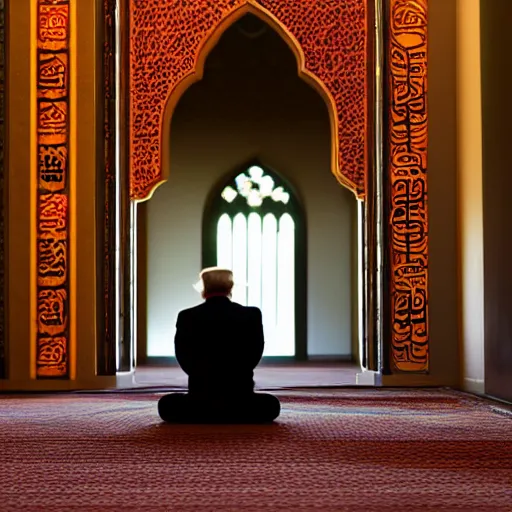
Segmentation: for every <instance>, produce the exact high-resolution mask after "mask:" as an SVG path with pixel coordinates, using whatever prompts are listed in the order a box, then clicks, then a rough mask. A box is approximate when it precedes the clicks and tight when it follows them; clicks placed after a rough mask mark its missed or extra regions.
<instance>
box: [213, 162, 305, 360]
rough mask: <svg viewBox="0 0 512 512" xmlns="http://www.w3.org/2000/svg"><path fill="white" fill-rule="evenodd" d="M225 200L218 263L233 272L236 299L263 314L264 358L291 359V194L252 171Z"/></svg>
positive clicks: (230, 189) (224, 195) (242, 176)
mask: <svg viewBox="0 0 512 512" xmlns="http://www.w3.org/2000/svg"><path fill="white" fill-rule="evenodd" d="M221 197H222V199H223V200H224V201H225V202H226V203H225V204H229V207H227V210H229V213H222V214H221V216H220V218H219V221H218V224H217V264H218V265H221V266H225V267H228V268H232V270H233V274H234V278H235V289H234V290H233V300H234V301H235V302H238V303H240V304H243V305H249V306H257V307H259V308H260V309H261V310H262V314H263V326H264V331H265V352H264V355H266V356H293V355H295V293H296V290H295V264H296V262H295V221H294V219H293V217H292V216H291V215H290V213H288V212H287V211H286V208H287V205H288V203H289V200H290V193H289V192H288V191H285V189H284V188H283V186H278V187H277V188H275V181H274V179H273V178H272V177H271V176H268V175H266V174H265V173H264V171H263V169H261V168H260V167H258V166H254V167H251V168H250V169H249V170H248V172H247V173H242V174H240V175H238V176H237V178H236V179H235V180H234V182H233V183H232V184H230V185H229V186H227V187H225V188H224V190H223V193H222V194H221ZM237 201H239V202H238V203H237ZM237 204H238V206H237ZM269 205H270V206H269ZM276 205H277V206H276ZM247 207H249V210H248V209H247ZM242 210H243V211H242ZM225 211H226V209H225ZM247 212H249V213H247Z"/></svg>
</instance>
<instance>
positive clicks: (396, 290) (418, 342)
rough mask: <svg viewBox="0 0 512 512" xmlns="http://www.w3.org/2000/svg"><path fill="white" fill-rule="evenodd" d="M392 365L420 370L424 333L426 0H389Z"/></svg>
mask: <svg viewBox="0 0 512 512" xmlns="http://www.w3.org/2000/svg"><path fill="white" fill-rule="evenodd" d="M388 6H389V9H390V12H389V14H390V16H389V19H390V26H389V41H390V47H389V59H388V60H389V76H388V79H389V91H390V97H389V102H390V116H389V122H390V124H389V141H390V161H389V166H390V187H391V191H390V198H391V199H390V202H391V204H390V231H391V293H392V312H391V314H392V318H391V322H392V346H391V362H392V366H393V369H394V370H398V371H405V372H426V371H428V368H429V351H428V348H429V345H428V344H429V337H428V290H427V282H428V216H427V0H389V4H388Z"/></svg>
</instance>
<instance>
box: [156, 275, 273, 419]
mask: <svg viewBox="0 0 512 512" xmlns="http://www.w3.org/2000/svg"><path fill="white" fill-rule="evenodd" d="M200 278H201V282H202V288H203V289H202V295H203V298H204V299H205V302H204V303H203V304H201V305H199V306H196V307H194V308H190V309H185V310H183V311H181V312H180V313H179V315H178V321H177V323H176V337H175V339H174V344H175V349H176V358H177V360H178V363H179V364H180V366H181V368H182V369H183V371H184V372H185V373H186V374H187V375H188V391H189V392H188V394H185V393H172V394H170V395H166V396H164V397H162V398H161V399H160V401H159V402H158V413H159V414H160V417H161V418H162V419H163V420H164V421H167V422H173V423H219V422H220V423H269V422H272V421H273V420H275V419H276V418H277V417H278V416H279V412H280V410H281V406H280V404H279V400H278V399H277V398H276V397H275V396H272V395H268V394H263V393H254V380H253V377H254V372H253V370H254V368H255V367H256V365H257V364H258V363H259V361H260V359H261V356H262V354H263V347H264V338H263V323H262V318H261V311H260V310H259V309H258V308H255V307H245V306H241V305H240V304H237V303H235V302H232V301H231V292H232V290H233V273H232V272H231V271H230V270H226V269H221V268H217V267H212V268H208V269H205V270H203V271H202V272H201V274H200Z"/></svg>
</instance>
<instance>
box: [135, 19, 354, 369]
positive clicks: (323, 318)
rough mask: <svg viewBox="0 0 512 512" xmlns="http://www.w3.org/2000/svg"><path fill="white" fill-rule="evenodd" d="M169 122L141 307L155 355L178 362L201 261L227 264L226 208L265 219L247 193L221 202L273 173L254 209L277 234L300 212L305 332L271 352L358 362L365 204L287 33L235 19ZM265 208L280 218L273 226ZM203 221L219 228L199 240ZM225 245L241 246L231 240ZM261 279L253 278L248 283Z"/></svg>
mask: <svg viewBox="0 0 512 512" xmlns="http://www.w3.org/2000/svg"><path fill="white" fill-rule="evenodd" d="M253 34H258V35H253ZM170 123H171V129H170V130H169V131H170V173H169V179H168V180H167V181H166V183H164V184H163V185H161V186H160V187H159V188H158V189H157V190H156V191H155V192H154V194H153V197H152V198H151V200H150V201H148V202H147V204H144V205H143V206H142V208H143V209H146V210H147V214H148V231H147V235H148V248H149V249H148V260H147V262H146V263H145V265H146V268H147V269H148V275H147V286H148V291H147V306H145V304H146V302H145V300H144V299H143V298H141V300H140V301H139V304H140V306H141V308H140V309H142V310H143V311H147V312H148V317H147V319H146V321H145V322H144V321H143V322H142V323H147V327H148V330H147V335H148V343H147V347H148V355H149V357H150V358H152V361H155V360H158V359H159V358H164V357H172V354H173V350H172V340H173V335H174V334H173V333H174V327H175V316H176V315H177V313H178V311H179V310H180V309H183V308H185V307H190V306H192V305H194V304H196V303H197V301H198V300H199V297H198V296H197V295H196V292H195V291H194V290H193V288H192V286H191V285H192V282H193V281H194V280H195V277H196V275H197V272H198V271H199V270H200V268H201V267H202V266H206V265H210V264H215V263H218V261H217V260H216V257H217V253H218V251H217V248H218V247H215V246H216V245H218V244H217V243H216V242H217V240H216V236H217V231H218V229H217V228H218V221H219V220H220V218H221V217H222V215H223V214H228V213H229V214H230V215H231V222H233V223H237V224H238V225H239V227H240V226H241V225H243V224H244V223H245V222H251V219H253V220H252V222H255V221H256V222H257V219H256V216H255V215H253V216H252V217H251V218H249V217H250V214H251V213H253V214H255V213H256V211H255V207H254V206H251V205H248V204H247V199H249V198H248V197H247V198H245V197H244V196H243V194H238V201H233V203H236V204H233V203H229V202H228V201H226V200H225V199H224V198H223V197H222V194H223V192H225V193H226V192H228V191H229V189H230V188H231V193H233V192H234V191H235V189H238V188H239V184H238V183H237V178H238V180H239V181H244V182H245V183H246V184H247V181H248V179H249V178H252V179H251V180H250V181H251V182H252V184H254V183H255V182H256V181H259V180H263V181H264V182H268V179H269V178H270V179H271V180H272V186H271V187H270V191H269V192H270V193H271V196H270V197H267V198H265V197H263V198H262V197H259V199H260V200H261V203H262V204H261V205H259V206H257V207H256V208H258V209H261V208H263V210H264V213H263V214H262V215H259V218H260V221H261V228H262V231H265V229H268V230H269V235H270V236H272V235H271V232H272V227H271V225H272V224H273V223H274V222H275V224H274V227H275V234H276V235H277V228H278V227H279V223H278V221H279V220H281V217H282V216H283V215H286V216H285V217H284V222H285V223H286V219H290V217H291V218H292V219H293V220H294V223H293V224H294V226H295V227H296V229H294V235H295V234H297V235H298V236H297V237H296V238H294V244H295V242H297V243H298V244H299V245H298V246H296V250H295V251H294V252H295V255H296V256H297V259H296V261H294V266H295V267H296V270H297V272H293V278H292V280H293V283H292V287H291V288H292V291H293V300H294V302H295V306H294V307H292V308H288V312H290V309H291V313H292V318H291V322H290V321H289V322H287V323H288V325H289V324H290V323H291V324H292V326H293V328H294V329H293V330H294V331H295V332H293V333H292V336H293V337H289V338H288V339H291V340H292V342H291V346H290V343H287V346H286V348H285V349H284V350H280V349H279V348H277V349H274V350H271V353H268V354H267V355H269V356H288V357H297V358H299V359H306V357H310V358H315V359H320V358H324V357H326V358H330V359H338V360H339V359H349V358H351V357H352V356H354V355H355V356H356V357H357V353H356V352H357V321H356V320H355V319H354V314H356V313H357V307H358V305H357V290H356V288H357V287H356V281H357V274H358V270H357V255H356V254H354V253H355V249H356V244H355V243H354V242H355V241H354V238H355V235H356V233H355V231H356V224H357V222H356V201H355V199H354V197H353V195H352V194H351V193H350V191H348V190H346V189H345V188H343V187H341V186H340V185H339V183H337V181H336V179H335V177H334V176H333V175H332V173H331V168H330V163H331V136H330V135H331V127H330V122H329V113H328V109H327V107H326V105H325V102H324V100H323V99H322V97H321V96H319V95H318V93H317V92H316V91H315V90H314V89H313V88H311V87H310V86H309V85H308V84H307V83H305V82H304V81H303V80H301V79H300V78H299V77H298V76H297V64H296V59H295V56H294V55H293V53H292V52H291V51H290V49H289V47H288V46H287V45H286V43H285V42H284V41H283V40H282V38H281V37H280V35H279V34H277V33H276V32H275V31H274V30H272V28H271V27H269V26H268V25H266V24H265V23H263V22H262V21H261V20H259V19H258V18H256V19H254V17H252V16H250V15H249V16H247V17H246V18H241V19H240V20H238V21H237V22H236V23H234V24H233V25H232V26H231V27H230V28H228V29H227V30H226V31H225V33H224V35H223V36H222V37H221V38H220V40H219V42H218V44H217V46H216V47H215V48H214V49H213V50H212V51H211V53H210V55H209V57H208V58H207V59H206V62H205V72H204V75H203V79H202V80H201V81H198V82H196V83H195V84H194V85H192V86H190V88H189V89H188V90H187V91H186V92H185V93H184V94H183V96H182V98H181V100H180V102H179V103H178V104H177V106H176V109H175V112H174V115H173V117H172V119H171V120H170ZM312 132H313V133H312ZM244 162H245V163H244ZM229 170H231V173H229V174H228V175H226V171H229ZM261 171H263V172H261ZM226 180H227V181H226ZM291 184H293V185H291ZM240 186H241V187H243V185H242V184H241V183H240ZM251 188H252V189H253V188H256V187H253V186H252V185H251ZM226 189H227V190H226ZM272 192H273V194H272ZM224 195H225V196H226V194H224ZM272 195H273V196H274V197H276V198H277V201H274V200H273V199H272ZM278 196H279V197H278ZM226 197H227V198H228V196H226ZM219 198H220V204H219V202H217V203H216V201H215V200H216V199H219ZM267 199H268V201H267ZM283 199H284V200H285V201H283ZM253 204H254V203H253ZM256 204H257V203H256ZM303 205H304V208H303ZM231 206H233V207H236V208H234V209H231ZM219 207H220V209H219ZM222 208H224V209H222ZM302 210H304V211H302ZM240 213H242V214H243V215H242V216H240V215H239V214H240ZM266 214H271V215H272V216H273V220H271V219H272V217H267V221H265V217H266ZM224 219H226V217H224ZM203 220H204V224H205V226H206V225H207V226H208V228H209V229H207V230H206V231H208V234H205V235H203V236H202V243H200V242H201V240H200V237H201V229H202V224H203ZM306 220H307V225H308V237H307V240H306V236H305V231H306ZM267 223H268V224H269V227H268V228H265V227H264V226H263V224H267ZM139 227H140V226H139ZM242 231H243V229H242ZM214 234H215V237H214V240H213V243H211V242H212V240H211V238H212V237H213V235H214ZM208 238H209V240H208ZM246 241H247V242H249V239H248V237H247V238H246ZM256 243H258V242H256ZM274 247H276V249H277V243H276V244H275V246H274ZM226 250H227V251H230V252H231V253H232V252H233V251H232V247H231V248H228V247H227V246H226V245H225V246H224V251H226ZM142 259H143V258H142ZM243 259H245V258H243ZM306 259H307V261H308V264H307V266H306ZM233 263H235V262H233ZM276 263H277V262H276ZM295 263H296V265H295ZM142 265H144V263H143V262H142V261H141V259H140V258H139V267H141V266H142ZM234 270H235V277H236V274H237V269H236V268H235V269H234ZM262 271H264V269H263V268H262ZM254 277H255V274H253V273H250V274H245V275H244V276H243V279H242V280H244V279H245V278H247V279H248V280H249V279H251V278H254ZM284 278H285V279H286V275H284ZM273 282H274V283H275V284H277V281H276V280H274V281H273ZM173 290H176V292H174V293H173ZM253 290H254V287H253ZM244 291H245V292H246V293H247V292H248V291H249V289H247V288H246V289H245V290H244ZM288 292H290V289H289V287H288ZM277 293H279V292H277ZM236 299H237V300H238V301H240V302H242V303H243V302H244V300H245V298H236ZM247 299H248V297H247ZM277 299H278V297H277V296H274V300H275V301H277ZM283 305H284V304H283ZM262 306H263V308H262V309H263V310H264V317H266V318H267V319H268V320H269V322H268V325H267V326H266V327H267V329H266V337H267V338H268V340H269V343H268V347H269V349H272V344H273V343H272V341H271V340H272V338H274V339H276V341H277V338H278V337H279V336H276V335H273V334H272V331H274V332H275V331H276V330H279V326H278V325H277V324H276V322H275V319H274V325H272V313H271V312H270V311H269V312H267V314H265V309H266V307H265V306H264V305H263V304H262ZM269 309H273V306H272V305H270V307H269ZM288 314H289V313H288ZM293 317H294V318H293ZM281 327H282V326H281ZM139 341H140V340H139Z"/></svg>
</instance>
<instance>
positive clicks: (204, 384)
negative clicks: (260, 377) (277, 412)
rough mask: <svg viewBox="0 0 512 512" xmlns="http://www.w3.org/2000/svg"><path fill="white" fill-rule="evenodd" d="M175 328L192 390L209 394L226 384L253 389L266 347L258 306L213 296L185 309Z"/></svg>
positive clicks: (178, 350)
mask: <svg viewBox="0 0 512 512" xmlns="http://www.w3.org/2000/svg"><path fill="white" fill-rule="evenodd" d="M176 328H177V330H176V337H175V348H176V357H177V359H178V362H179V364H180V366H181V367H182V369H183V370H184V371H185V373H187V374H188V375H189V391H190V392H192V393H205V394H209V393H212V392H214V388H216V389H217V390H218V389H219V388H222V387H224V386H229V387H230V388H231V389H234V390H235V391H236V392H240V393H245V392H250V391H252V390H253V387H254V382H253V370H254V368H255V367H256V365H257V364H258V362H259V361H260V359H261V356H262V354H263V347H264V339H263V325H262V318H261V311H260V310H259V309H258V308H252V307H245V306H241V305H240V304H237V303H234V302H231V300H230V299H229V298H227V297H210V298H208V299H207V300H206V301H205V302H204V303H203V304H201V305H199V306H196V307H194V308H190V309H186V310H184V311H182V312H181V313H180V314H179V315H178V321H177V324H176Z"/></svg>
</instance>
